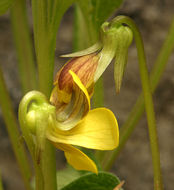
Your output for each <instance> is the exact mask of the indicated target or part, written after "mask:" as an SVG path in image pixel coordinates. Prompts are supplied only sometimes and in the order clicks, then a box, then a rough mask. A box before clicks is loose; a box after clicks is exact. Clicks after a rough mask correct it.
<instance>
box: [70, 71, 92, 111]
mask: <svg viewBox="0 0 174 190" xmlns="http://www.w3.org/2000/svg"><path fill="white" fill-rule="evenodd" d="M69 73H70V74H71V76H72V78H73V81H74V82H75V83H76V84H77V86H78V87H79V88H80V89H81V91H82V92H83V93H84V95H85V96H86V99H87V101H88V105H89V109H90V98H89V94H88V91H87V89H86V88H85V86H84V85H83V84H82V82H81V80H80V79H79V77H78V76H77V75H76V74H75V73H74V72H73V71H71V70H70V71H69Z"/></svg>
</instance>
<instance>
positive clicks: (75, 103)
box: [50, 71, 90, 130]
mask: <svg viewBox="0 0 174 190" xmlns="http://www.w3.org/2000/svg"><path fill="white" fill-rule="evenodd" d="M69 73H70V75H71V76H72V78H73V82H74V83H73V89H74V90H73V92H72V96H71V101H70V102H69V103H68V104H66V105H65V104H63V105H62V104H60V102H59V96H58V94H57V86H56V87H55V88H54V89H53V92H52V95H51V98H50V101H51V102H52V104H54V103H55V104H54V105H55V106H56V118H57V121H58V122H59V123H58V125H57V127H58V128H60V129H61V130H70V129H72V128H73V127H74V126H76V124H77V123H78V122H79V121H80V120H81V119H82V118H83V117H84V116H86V114H87V113H88V112H89V109H90V98H89V94H88V92H87V90H86V88H85V87H84V85H83V84H82V82H81V81H80V79H79V77H78V76H77V75H76V74H75V73H74V72H73V71H69Z"/></svg>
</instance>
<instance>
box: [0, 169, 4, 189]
mask: <svg viewBox="0 0 174 190" xmlns="http://www.w3.org/2000/svg"><path fill="white" fill-rule="evenodd" d="M3 189H4V188H3V184H2V176H1V173H0V190H3Z"/></svg>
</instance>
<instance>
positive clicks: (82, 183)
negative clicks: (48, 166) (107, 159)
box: [61, 172, 120, 190]
mask: <svg viewBox="0 0 174 190" xmlns="http://www.w3.org/2000/svg"><path fill="white" fill-rule="evenodd" d="M119 183H120V180H119V179H118V178H117V177H116V176H114V175H113V174H111V173H107V172H99V174H98V175H96V174H92V173H89V174H86V175H84V176H81V177H79V178H78V179H76V180H74V181H73V182H71V183H70V184H68V185H67V186H65V187H63V188H62V189H61V190H72V189H73V190H82V189H83V190H113V189H114V188H115V187H116V186H117V185H118V184H119Z"/></svg>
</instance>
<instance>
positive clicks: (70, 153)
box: [54, 143, 98, 174]
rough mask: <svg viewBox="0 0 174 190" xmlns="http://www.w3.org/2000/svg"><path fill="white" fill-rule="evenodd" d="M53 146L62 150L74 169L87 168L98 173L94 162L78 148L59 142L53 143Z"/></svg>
mask: <svg viewBox="0 0 174 190" xmlns="http://www.w3.org/2000/svg"><path fill="white" fill-rule="evenodd" d="M54 146H55V147H56V148H58V149H60V150H63V151H64V153H65V157H66V159H67V162H68V163H69V164H70V165H71V166H73V167H74V168H75V169H76V170H87V171H91V172H94V173H96V174H97V173H98V170H97V167H96V165H95V163H94V162H93V161H92V160H91V159H90V158H89V157H88V156H87V155H86V154H84V153H83V152H82V151H80V150H79V149H77V148H75V147H73V146H71V145H68V144H61V143H54Z"/></svg>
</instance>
